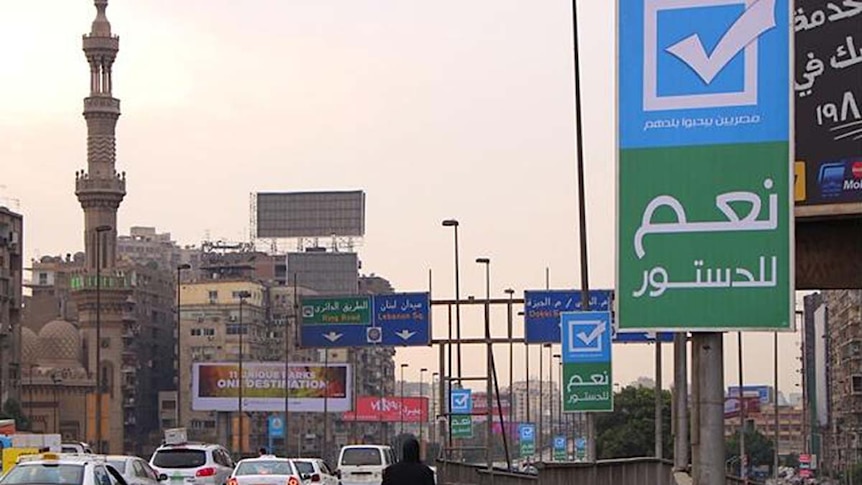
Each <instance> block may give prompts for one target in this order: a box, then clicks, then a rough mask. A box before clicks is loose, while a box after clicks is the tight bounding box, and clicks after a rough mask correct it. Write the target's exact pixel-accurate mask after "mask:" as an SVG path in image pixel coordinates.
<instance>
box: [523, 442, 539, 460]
mask: <svg viewBox="0 0 862 485" xmlns="http://www.w3.org/2000/svg"><path fill="white" fill-rule="evenodd" d="M535 454H536V442H535V441H521V456H522V457H524V456H532V455H535Z"/></svg>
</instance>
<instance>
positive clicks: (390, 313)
mask: <svg viewBox="0 0 862 485" xmlns="http://www.w3.org/2000/svg"><path fill="white" fill-rule="evenodd" d="M372 303H373V306H372V308H373V314H372V315H373V320H374V325H375V326H377V327H380V328H382V329H383V341H382V345H386V346H407V345H411V346H413V345H430V344H431V319H430V317H429V315H430V314H431V312H430V310H429V306H430V304H431V302H430V297H429V295H428V293H398V294H393V295H376V296H374V298H373V301H372Z"/></svg>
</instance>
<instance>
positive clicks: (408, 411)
mask: <svg viewBox="0 0 862 485" xmlns="http://www.w3.org/2000/svg"><path fill="white" fill-rule="evenodd" d="M341 419H343V420H344V421H363V422H384V423H399V422H401V421H404V422H405V423H419V422H428V398H427V397H405V398H404V399H402V398H400V397H371V396H360V397H357V398H356V413H353V412H346V413H344V414H343V415H342V416H341Z"/></svg>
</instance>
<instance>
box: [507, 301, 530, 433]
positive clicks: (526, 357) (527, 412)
mask: <svg viewBox="0 0 862 485" xmlns="http://www.w3.org/2000/svg"><path fill="white" fill-rule="evenodd" d="M518 316H519V317H523V316H524V312H518ZM524 375H525V376H526V377H527V379H526V389H525V390H524V392H525V395H526V396H527V399H526V402H525V404H526V409H525V410H524V411H525V412H524V421H526V422H528V423H529V422H531V421H532V415H531V414H530V401H532V398H533V396H532V395H530V344H528V343H527V339H526V338H525V339H524ZM509 405H511V403H510V404H509Z"/></svg>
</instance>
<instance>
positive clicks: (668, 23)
mask: <svg viewBox="0 0 862 485" xmlns="http://www.w3.org/2000/svg"><path fill="white" fill-rule="evenodd" d="M743 12H745V5H743V4H733V5H715V6H709V7H700V8H684V9H667V10H660V11H658V12H657V16H656V17H657V18H656V22H657V29H656V34H657V35H656V43H655V48H656V52H655V55H656V72H658V73H661V75H660V76H658V77H657V85H656V93H657V95H658V97H659V98H663V97H667V96H690V95H705V94H718V93H742V92H744V91H745V69H744V60H745V56H746V53H745V49H741V50H738V51H736V53H735V54H733V56H732V57H730V60H729V61H728V62H727V63H724V65H723V66H721V69H720V71H719V72H718V73H717V74H716V75H715V77H713V78H711V79H710V80H709V82H706V80H704V79H703V78H702V77H701V76H700V75H698V72H697V70H696V69H695V68H693V67H692V66H691V65H690V64H688V63H687V62H685V61H684V60H683V59H681V58H680V57H678V56H676V55H674V54H673V53H672V52H671V51H670V50H668V48H670V47H672V46H674V45H678V44H679V43H680V42H682V41H684V40H685V39H686V38H687V37H690V36H691V35H692V34H693V33H695V32H696V33H697V36H698V39H700V41H701V42H702V46H703V47H704V52H705V53H706V54H710V53H716V52H717V47H718V46H719V44H720V42H721V41H722V40H724V39H725V34H727V32H728V30H729V29H730V28H731V27H732V26H733V24H734V22H735V21H736V20H737V19H739V18H740V16H741V15H742V14H743ZM694 25H697V26H699V27H698V28H697V29H694V30H693V29H692V26H694ZM749 55H751V54H749Z"/></svg>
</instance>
